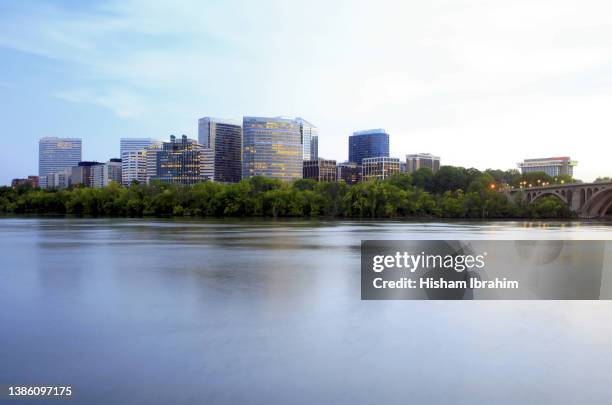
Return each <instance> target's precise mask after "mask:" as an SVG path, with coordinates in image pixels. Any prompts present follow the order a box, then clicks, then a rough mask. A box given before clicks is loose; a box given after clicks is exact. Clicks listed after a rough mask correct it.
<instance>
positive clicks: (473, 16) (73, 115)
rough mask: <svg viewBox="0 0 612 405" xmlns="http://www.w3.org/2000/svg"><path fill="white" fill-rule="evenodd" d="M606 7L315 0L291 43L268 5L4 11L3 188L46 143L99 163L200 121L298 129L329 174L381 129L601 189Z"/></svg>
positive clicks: (606, 128) (396, 145)
mask: <svg viewBox="0 0 612 405" xmlns="http://www.w3.org/2000/svg"><path fill="white" fill-rule="evenodd" d="M608 7H609V6H607V5H606V3H598V7H587V6H586V5H585V4H584V3H578V2H576V1H560V2H557V3H555V7H554V8H553V7H551V6H550V5H548V4H546V3H544V2H538V1H535V2H519V3H513V4H504V3H501V2H500V3H493V2H491V3H478V4H474V3H471V2H462V1H458V2H453V3H452V6H451V5H449V4H447V3H446V2H431V3H427V4H422V3H405V4H396V3H392V2H390V3H385V2H382V3H380V4H377V5H376V6H374V5H371V4H368V3H367V2H360V1H356V2H350V3H344V2H339V3H335V4H332V5H330V4H327V3H323V2H318V1H314V2H309V3H308V5H307V6H303V7H298V9H299V13H300V15H301V17H302V18H304V19H306V20H308V21H311V22H312V23H311V24H309V25H308V30H304V26H303V25H302V24H294V22H295V19H294V18H292V17H293V16H294V15H295V13H296V9H295V7H286V6H284V5H283V4H282V3H278V2H269V1H262V2H258V3H256V4H255V3H249V2H229V3H227V4H223V5H217V4H203V3H202V2H195V1H194V2H186V3H185V4H184V5H183V7H180V8H178V7H174V6H172V5H170V4H168V3H166V4H164V3H158V2H143V1H139V0H126V1H121V2H118V1H111V2H103V3H102V2H98V1H83V2H79V3H78V5H75V4H73V3H71V4H68V2H62V1H60V2H37V3H35V4H34V3H25V2H23V3H17V2H15V3H8V2H7V3H3V4H2V5H0V57H2V60H3V61H4V62H5V63H3V64H2V65H1V67H0V69H1V70H0V72H2V77H3V78H2V80H1V81H0V97H2V99H3V101H5V103H4V104H5V105H6V107H5V108H4V109H3V110H2V111H1V112H0V122H2V129H3V133H4V134H5V136H8V135H7V134H16V135H13V138H14V139H15V144H14V148H15V150H14V151H13V150H11V151H10V152H9V151H7V150H3V151H2V152H0V153H1V155H0V158H1V159H0V174H1V176H0V183H2V184H9V183H10V181H11V179H12V178H17V177H24V176H26V175H28V174H34V173H35V172H36V165H37V156H36V151H35V149H36V143H37V142H38V139H40V138H42V137H45V136H56V137H82V138H84V139H86V140H87V141H86V142H85V144H84V147H83V159H84V160H93V161H106V160H107V159H108V158H109V157H115V156H116V152H114V145H115V143H116V142H118V141H119V139H120V138H123V137H154V138H158V139H165V138H166V137H167V136H168V134H171V133H175V134H183V133H184V134H187V135H188V136H189V137H190V138H193V139H197V118H198V117H201V116H204V115H215V116H217V115H218V116H223V117H230V118H234V119H238V118H239V117H241V116H242V115H252V116H277V115H286V116H303V117H308V119H309V120H310V121H311V122H313V123H315V124H316V125H317V127H318V129H319V137H320V139H319V149H320V153H319V154H320V156H321V157H324V158H326V159H334V160H337V161H338V162H341V161H343V160H345V159H346V157H345V153H346V152H345V150H346V148H345V142H346V137H347V136H349V135H350V134H351V133H352V132H354V131H355V130H357V129H360V128H377V127H384V128H385V129H386V130H387V131H388V133H389V134H390V135H391V137H392V138H393V141H392V142H391V150H390V156H396V157H400V158H401V157H403V156H404V155H405V154H406V153H418V152H422V151H431V152H433V153H436V154H437V155H441V156H443V157H444V164H448V165H456V166H473V167H476V168H478V169H481V170H484V169H486V168H500V169H510V168H515V167H516V166H515V163H516V161H517V160H520V159H524V158H529V157H538V156H564V155H570V156H572V158H574V159H576V160H578V161H579V162H581V164H580V166H578V167H577V168H576V173H575V174H576V177H577V178H580V179H582V180H585V181H590V180H593V179H595V178H596V177H599V176H609V175H610V173H611V172H612V167H611V166H610V164H609V160H608V159H607V156H606V150H607V149H606V148H605V147H594V145H596V144H597V145H600V146H601V142H602V140H603V142H604V146H607V145H608V141H606V140H607V139H608V138H609V135H608V134H609V133H610V132H611V131H612V123H610V122H609V120H608V119H607V115H608V109H609V108H608V106H609V105H610V104H611V102H612V91H611V88H610V86H609V77H610V70H611V67H612V62H611V58H612V57H611V56H610V54H609V52H608V51H609V45H608V42H607V39H606V38H610V37H611V35H610V34H611V32H610V31H611V30H612V28H610V25H609V24H608V20H609V17H608V16H607V13H605V12H602V9H606V8H608ZM534 9H535V10H540V11H544V10H546V12H539V13H534V12H533V10H534ZM194 10H198V12H194ZM229 18H231V19H233V20H235V21H237V22H238V23H237V24H226V23H224V21H227V20H228V19H229ZM261 21H269V22H270V24H272V23H273V26H274V27H275V29H274V30H271V29H270V28H269V26H271V25H270V24H261V23H260V22H261ZM279 34H280V35H279ZM119 38H120V39H121V41H118V39H119ZM295 49H305V50H308V52H304V53H303V55H304V56H303V57H300V56H299V53H295ZM483 152H486V153H483Z"/></svg>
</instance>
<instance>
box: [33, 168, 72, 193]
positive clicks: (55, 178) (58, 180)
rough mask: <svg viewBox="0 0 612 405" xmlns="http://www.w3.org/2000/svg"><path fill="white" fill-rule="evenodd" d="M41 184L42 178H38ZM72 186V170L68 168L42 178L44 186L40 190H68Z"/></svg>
mask: <svg viewBox="0 0 612 405" xmlns="http://www.w3.org/2000/svg"><path fill="white" fill-rule="evenodd" d="M40 180H41V183H43V181H42V178H40ZM71 184H72V168H71V167H69V168H67V169H64V170H62V171H60V172H57V173H50V174H47V175H46V176H45V177H44V186H43V185H41V188H48V189H51V188H68V187H70V185H71Z"/></svg>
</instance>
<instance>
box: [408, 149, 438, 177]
mask: <svg viewBox="0 0 612 405" xmlns="http://www.w3.org/2000/svg"><path fill="white" fill-rule="evenodd" d="M424 167H426V168H428V169H431V171H432V172H434V173H435V172H437V171H438V170H439V169H440V156H434V155H432V154H431V153H415V154H412V155H406V172H407V173H414V172H416V171H417V170H419V169H422V168H424Z"/></svg>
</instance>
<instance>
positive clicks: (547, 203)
mask: <svg viewBox="0 0 612 405" xmlns="http://www.w3.org/2000/svg"><path fill="white" fill-rule="evenodd" d="M536 177H537V178H536ZM537 179H540V180H541V181H542V182H546V181H548V182H551V181H553V179H550V178H548V176H546V174H545V173H540V174H536V175H534V174H533V173H530V174H529V179H528V180H525V176H521V175H520V174H518V172H516V171H513V170H509V171H499V170H487V171H484V172H481V171H479V170H477V169H465V168H461V167H453V166H443V167H441V168H440V170H438V171H437V172H436V173H433V172H432V171H431V170H429V169H427V168H423V169H420V170H418V171H416V172H414V173H412V174H404V173H398V174H394V175H393V176H390V177H389V178H387V179H385V180H372V181H366V182H360V183H357V184H355V185H347V184H346V183H344V182H342V181H340V182H315V181H313V180H309V179H302V180H296V181H294V182H292V183H286V182H282V181H280V180H275V179H269V178H264V177H251V178H248V179H243V180H242V181H240V182H239V183H235V184H221V183H214V182H202V183H198V184H195V185H192V186H182V185H178V184H168V183H161V182H151V184H148V185H147V184H138V183H137V182H134V183H133V184H131V185H130V186H129V187H123V186H121V185H119V184H116V183H112V184H111V185H109V186H108V187H105V188H100V189H95V188H85V187H73V188H69V189H63V190H42V189H33V188H31V187H30V186H28V185H23V186H20V187H17V188H15V189H13V188H11V187H2V188H0V212H1V213H5V214H8V213H14V214H54V215H77V216H92V217H143V216H156V217H168V216H194V217H251V216H253V217H345V218H474V219H478V218H482V219H501V218H571V217H572V215H573V214H572V213H571V212H570V210H569V209H568V207H567V206H566V205H565V204H564V203H563V202H562V201H560V200H559V199H557V198H556V197H545V198H542V199H539V200H537V201H535V202H534V203H532V204H527V202H526V201H524V200H520V199H515V198H511V197H509V196H508V195H507V194H505V193H502V192H499V191H498V188H499V186H500V185H502V184H507V185H508V184H509V185H515V186H518V185H520V184H521V182H524V181H530V182H536V181H537Z"/></svg>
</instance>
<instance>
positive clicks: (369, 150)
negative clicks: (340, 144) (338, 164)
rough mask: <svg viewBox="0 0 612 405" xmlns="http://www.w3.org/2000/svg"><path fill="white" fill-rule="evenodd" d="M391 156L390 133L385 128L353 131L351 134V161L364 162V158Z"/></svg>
mask: <svg viewBox="0 0 612 405" xmlns="http://www.w3.org/2000/svg"><path fill="white" fill-rule="evenodd" d="M388 156H389V134H388V133H386V132H385V130H384V129H368V130H365V131H356V132H353V135H351V136H349V162H353V163H357V164H359V165H360V164H362V162H363V159H366V158H372V157H388Z"/></svg>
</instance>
